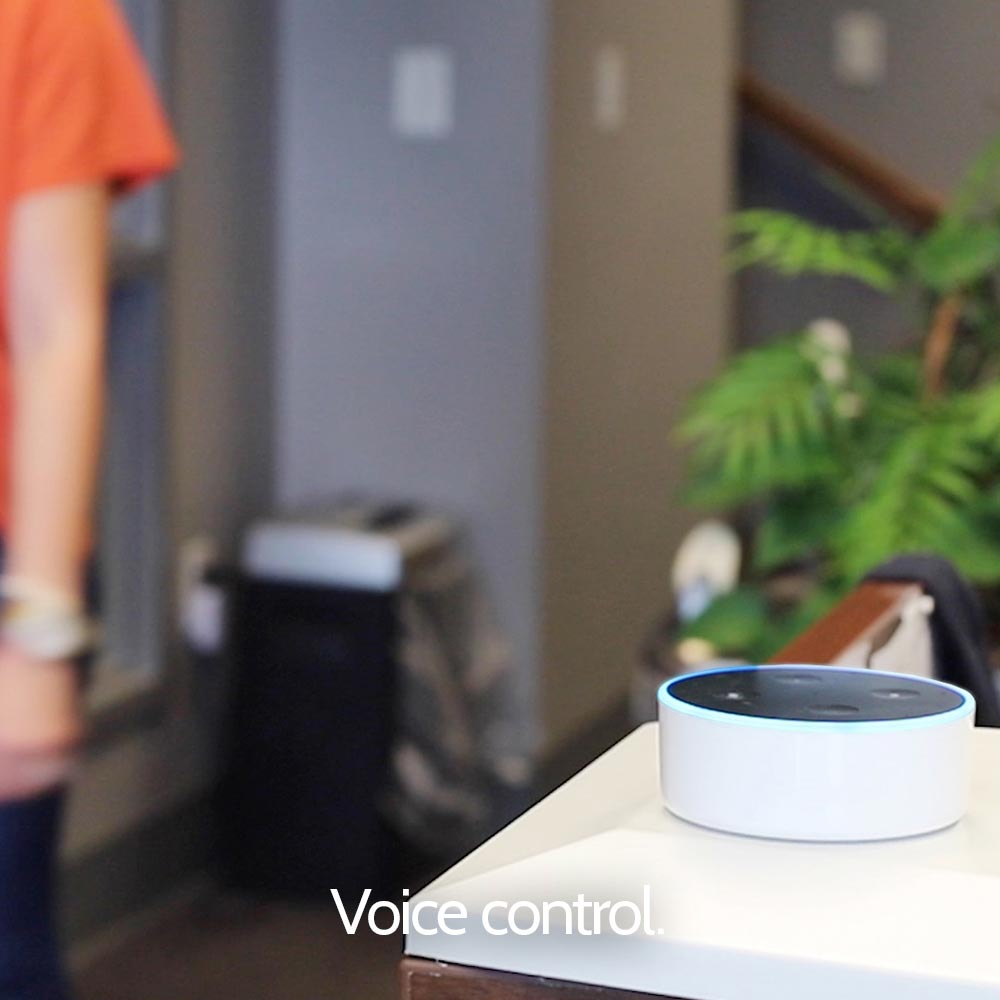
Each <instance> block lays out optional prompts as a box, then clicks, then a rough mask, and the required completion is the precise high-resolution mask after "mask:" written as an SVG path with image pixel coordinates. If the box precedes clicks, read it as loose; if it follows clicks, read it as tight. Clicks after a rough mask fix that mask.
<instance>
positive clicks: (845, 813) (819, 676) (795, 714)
mask: <svg viewBox="0 0 1000 1000" xmlns="http://www.w3.org/2000/svg"><path fill="white" fill-rule="evenodd" d="M658 700H659V719H660V785H661V788H662V792H663V800H664V802H665V804H666V807H667V808H668V809H669V810H670V811H671V812H672V813H674V814H675V815H676V816H679V817H681V818H682V819H685V820H688V821H690V822H692V823H698V824H700V825H702V826H707V827H712V828H714V829H717V830H726V831H729V832H732V833H742V834H748V835H751V836H758V837H774V838H779V839H782V840H827V841H846V840H852V841H853V840H883V839H888V838H891V837H907V836H911V835H913V834H918V833H928V832H930V831H932V830H940V829H941V828H943V827H946V826H949V825H951V824H952V823H955V822H957V821H958V820H959V819H960V818H961V817H962V814H963V813H964V812H965V808H966V801H967V798H968V787H969V768H970V763H969V758H970V742H971V734H972V725H973V713H974V711H975V702H974V700H973V698H972V696H971V695H970V694H968V693H967V692H966V691H963V690H962V689H961V688H957V687H953V686H952V685H950V684H943V683H941V682H940V681H931V680H926V679H924V678H921V677H911V676H909V675H906V674H889V673H883V672H881V671H876V670H857V669H849V668H845V667H814V666H766V667H726V668H723V669H720V670H706V671H702V672H700V673H694V674H684V675H681V676H680V677H675V678H674V679H672V680H670V681H668V682H667V683H666V684H663V685H662V686H661V687H660V689H659V691H658Z"/></svg>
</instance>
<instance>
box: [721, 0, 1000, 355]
mask: <svg viewBox="0 0 1000 1000" xmlns="http://www.w3.org/2000/svg"><path fill="white" fill-rule="evenodd" d="M857 6H858V4H856V3H853V2H851V0H810V2H809V3H802V2H801V0H746V3H745V5H744V17H743V24H744V37H743V41H744V59H745V61H746V62H748V63H749V64H750V65H751V66H752V67H753V68H754V69H756V70H757V71H758V72H759V73H760V75H761V76H762V77H763V78H764V79H766V80H767V81H768V82H770V83H772V84H774V85H775V86H776V87H779V88H780V89H781V90H783V91H784V92H785V93H787V94H788V95H789V96H790V97H793V98H795V99H796V100H798V101H800V102H801V103H802V104H804V105H805V106H806V107H807V108H809V109H811V110H812V111H814V112H817V113H818V114H820V115H822V116H823V117H824V118H826V119H827V120H828V121H830V122H831V123H832V124H834V125H836V126H838V127H840V128H841V129H843V130H844V131H846V132H847V134H849V135H851V136H853V137H855V138H856V139H858V140H859V141H861V142H862V143H863V144H864V145H865V146H867V147H868V148H869V149H871V150H873V151H874V152H876V153H878V154H880V155H881V156H884V157H885V158H887V159H888V160H889V161H890V162H891V163H893V164H895V165H896V166H897V167H899V168H900V169H901V170H903V171H904V172H906V173H908V174H910V175H911V176H912V177H914V178H915V179H916V180H918V181H921V182H922V183H923V184H925V185H927V186H929V187H931V188H933V189H937V190H939V191H941V192H942V193H946V192H947V191H948V190H950V189H951V187H952V186H953V185H954V183H955V182H956V180H957V179H958V177H959V176H960V174H961V170H962V166H963V164H964V163H965V162H966V161H967V160H968V158H969V157H970V156H971V155H973V154H974V153H975V152H976V150H978V149H979V148H980V146H981V145H982V144H983V143H984V142H985V141H986V140H987V139H988V138H989V137H990V135H991V134H992V133H993V132H994V131H996V130H997V129H998V128H1000V75H998V73H997V56H998V52H1000V48H998V44H997V43H998V39H1000V4H997V3H985V2H983V0H935V2H933V3H920V2H914V0H866V2H865V3H864V4H863V5H861V6H863V7H865V8H866V9H870V10H874V11H878V12H879V13H881V14H882V15H883V16H884V17H885V19H886V22H887V27H888V73H887V78H886V80H885V82H884V83H883V84H881V85H880V86H878V87H877V88H875V89H872V90H855V89H851V88H847V87H845V86H843V85H842V84H841V83H839V82H838V81H837V80H836V79H835V78H834V75H833V71H832V68H831V67H832V63H831V44H832V42H831V38H832V27H831V25H832V22H833V18H834V16H835V15H836V14H837V13H839V12H841V11H843V10H846V9H851V8H855V7H857ZM744 151H745V152H747V151H749V154H750V155H749V158H748V157H744V163H747V161H748V159H749V164H748V170H747V171H746V172H745V173H744V199H743V200H744V204H770V205H775V206H780V207H784V208H791V209H795V210H798V211H806V212H809V213H810V214H811V215H813V216H814V217H816V218H818V219H820V220H823V221H830V222H837V223H839V224H850V223H851V222H852V221H857V220H856V217H854V218H852V216H851V214H850V213H847V214H846V215H845V213H844V208H843V202H841V203H840V208H839V209H838V208H837V207H835V206H834V205H833V204H832V203H831V199H830V198H829V197H828V196H825V195H824V194H823V193H822V192H821V191H820V190H819V189H818V188H816V187H815V185H813V187H812V188H810V185H809V183H808V181H805V180H803V178H802V177H801V175H800V174H799V173H798V172H797V168H796V166H795V159H796V158H795V157H794V155H791V156H790V155H789V153H788V152H787V150H783V149H782V148H781V147H780V144H775V143H774V142H773V140H770V139H768V138H767V137H766V136H762V135H761V134H759V133H751V134H749V135H748V136H747V137H746V139H745V142H744ZM799 162H800V163H801V161H799ZM740 307H741V309H740V316H741V320H740V325H741V333H742V337H743V338H744V339H745V340H747V341H755V340H759V339H761V338H762V337H764V336H765V335H767V334H768V333H772V332H776V331H787V330H791V329H795V328H797V327H799V326H801V325H802V324H803V323H804V322H808V321H809V320H810V319H812V318H814V317H816V316H817V315H835V316H837V317H839V318H842V319H844V320H845V321H846V322H847V323H848V325H849V326H851V327H852V329H853V330H854V332H855V335H856V338H857V340H858V341H859V342H860V343H861V344H862V345H872V346H878V345H881V344H883V343H885V342H896V341H900V340H902V339H905V338H906V337H907V336H908V335H909V334H910V333H911V331H912V329H913V327H914V322H915V316H914V315H913V313H912V311H909V310H900V309H896V308H892V307H891V306H889V305H887V304H886V303H885V300H884V299H881V298H880V297H879V296H877V295H874V294H872V293H869V292H866V291H864V290H860V289H858V288H857V286H854V285H853V284H850V283H841V282H831V281H822V280H814V279H810V280H808V281H801V282H786V281H783V280H781V279H777V278H773V277H770V276H766V275H758V274H755V275H754V276H753V277H752V278H750V279H748V280H744V281H742V282H741V294H740Z"/></svg>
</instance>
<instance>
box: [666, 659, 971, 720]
mask: <svg viewBox="0 0 1000 1000" xmlns="http://www.w3.org/2000/svg"><path fill="white" fill-rule="evenodd" d="M772 669H782V670H820V671H832V670H840V671H847V672H849V673H855V674H866V675H868V676H869V677H884V678H886V679H887V680H889V681H896V682H898V681H899V679H900V678H901V677H913V676H914V675H912V674H891V673H888V672H887V671H885V670H869V669H868V668H867V667H831V666H829V665H822V664H817V663H775V664H772V665H770V666H745V667H713V668H712V669H711V670H698V671H695V672H693V673H690V674H679V675H678V676H677V677H671V678H670V680H668V681H664V683H663V684H661V685H660V686H659V688H658V689H657V691H656V700H657V701H658V702H659V703H660V704H661V705H665V706H666V707H667V708H669V709H671V710H672V711H675V712H682V713H683V714H685V715H693V716H695V717H696V718H700V719H708V720H709V721H712V722H723V723H726V724H729V725H740V726H751V727H754V728H758V729H781V730H784V731H786V732H788V731H792V732H795V731H797V732H813V733H814V732H817V731H819V732H824V733H829V732H831V731H832V732H842V733H859V732H866V733H870V732H892V731H894V730H896V731H898V730H901V729H923V728H926V727H929V726H938V725H946V724H948V723H950V722H954V721H956V720H957V719H960V718H965V717H966V716H969V715H972V714H973V713H974V712H975V710H976V702H975V699H973V697H972V695H971V694H969V692H968V691H964V690H962V688H960V687H956V686H955V685H954V684H948V683H946V682H945V681H938V680H931V679H929V678H927V677H915V678H914V679H915V680H918V681H920V682H921V683H923V684H934V685H936V686H937V687H942V688H947V689H948V690H949V691H951V692H953V693H954V694H957V695H958V696H959V697H960V698H961V699H962V704H961V705H957V706H956V707H955V708H950V709H948V711H947V712H938V713H936V714H934V715H918V716H915V717H913V718H912V719H865V720H862V721H858V722H851V721H842V720H838V719H771V718H768V717H766V716H762V715H741V714H739V713H737V712H725V711H720V710H718V709H714V708H704V707H702V706H701V705H691V704H689V703H688V702H686V701H681V699H680V698H675V697H674V696H673V695H672V694H671V693H670V690H669V689H670V686H671V685H672V684H677V683H679V682H680V681H688V680H691V678H693V677H707V676H708V675H709V674H736V673H747V672H749V671H753V670H772Z"/></svg>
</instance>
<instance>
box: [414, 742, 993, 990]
mask: <svg viewBox="0 0 1000 1000" xmlns="http://www.w3.org/2000/svg"><path fill="white" fill-rule="evenodd" d="M656 740H657V731H656V726H655V724H650V725H647V726H643V727H641V728H639V729H637V730H636V731H635V732H633V733H632V734H631V735H630V736H628V737H627V738H626V739H624V740H623V741H622V742H621V743H619V744H618V745H617V746H615V747H614V748H612V749H611V750H610V751H608V753H606V754H605V755H604V756H602V757H600V758H598V760H596V761H595V762H594V763H593V764H591V765H590V766H589V767H587V768H586V769H585V770H583V771H582V772H581V773H580V774H579V775H577V776H576V777H575V778H574V779H572V780H571V781H570V782H568V783H567V784H566V785H564V786H563V787H562V788H560V789H559V790H558V791H556V792H555V793H554V794H552V795H551V796H549V797H548V798H547V799H545V800H544V801H543V802H541V803H540V804H539V805H537V806H535V807H534V808H533V809H531V810H530V811H529V812H528V813H526V814H525V815H524V816H522V817H521V818H520V819H518V820H517V821H515V822H514V823H512V824H511V825H510V826H509V827H507V828H506V829H505V830H503V831H502V832H501V833H499V834H498V835H497V836H495V837H494V838H493V839H492V840H490V841H488V842H487V843H486V844H484V845H483V846H482V847H480V848H479V849H478V850H476V851H475V852H473V853H472V854H471V855H469V856H468V857H467V858H465V859H464V860H463V861H462V862H460V863H459V864H457V865H456V866H455V867H454V868H452V869H451V870H450V871H448V872H447V873H446V874H444V875H443V876H442V877H441V878H439V879H438V880H437V881H435V882H434V883H432V884H431V885H430V886H429V887H428V888H427V889H426V890H424V891H423V892H422V893H420V894H419V895H418V896H417V897H415V900H414V902H419V901H421V900H433V901H437V902H438V903H442V902H444V901H448V900H455V901H458V902H461V903H463V904H464V905H465V906H466V907H467V909H468V913H469V918H468V920H466V921H464V922H463V923H462V926H464V927H465V933H464V934H463V935H461V936H445V935H443V934H440V933H438V934H435V935H423V934H418V933H414V932H412V931H411V933H410V934H409V935H408V936H407V938H406V946H405V951H406V954H407V955H410V956H419V957H423V958H427V959H434V960H439V961H443V962H448V963H458V964H460V965H464V966H472V967H477V968H480V969H493V970H504V971H508V972H514V973H521V974H525V975H530V976H544V977H551V978H552V979H556V980H565V981H572V982H577V983H587V984H592V985H595V986H600V987H609V988H613V989H619V990H634V991H642V992H648V993H652V994H657V995H660V996H671V997H683V998H694V1000H784V998H789V1000H791V998H796V1000H799V998H801V1000H968V998H973V997H975V998H986V997H990V998H993V1000H996V998H998V997H1000V731H996V730H976V731H975V742H974V745H975V754H974V758H975V773H974V778H973V796H972V801H973V805H972V808H971V810H970V812H969V814H968V815H967V816H966V818H965V819H964V820H963V821H962V822H960V823H959V824H958V825H957V826H955V827H952V828H951V829H949V830H945V831H942V832H940V833H936V834H931V835H928V836H924V837H917V838H911V839H907V840H899V841H890V842H883V843H871V844H804V843H789V842H778V841H767V840H755V839H751V838H744V837H739V836H735V835H731V834H723V833H716V832H713V831H709V830H705V829H702V828H699V827H696V826H692V825H689V824H688V823H685V822H684V821H682V820H679V819H676V818H675V817H673V816H671V815H670V814H669V813H667V812H666V811H665V810H664V809H663V807H662V806H661V804H660V799H659V790H658V784H657V763H656ZM761 779H762V780H766V776H765V775H762V776H761ZM644 885H649V886H650V890H651V896H652V902H653V914H654V921H653V927H654V928H656V929H657V930H659V929H662V930H663V933H662V934H649V935H646V934H638V935H633V936H628V937H622V936H615V935H612V934H602V935H601V936H597V937H595V936H587V937H583V936H579V935H570V936H567V935H565V934H564V933H558V932H557V933H552V934H550V935H548V936H543V935H540V934H536V935H532V936H530V937H519V936H514V935H507V936H506V937H498V936H490V935H488V934H487V933H486V932H485V930H484V928H483V925H482V921H481V914H482V911H483V908H484V906H485V905H486V904H487V903H488V902H490V901H491V900H494V899H501V900H507V901H511V902H512V901H515V900H521V899H526V900H531V901H534V902H535V903H536V904H538V905H539V906H540V905H541V904H542V903H543V902H545V901H550V900H568V901H572V900H574V899H575V898H576V897H577V894H578V893H580V892H583V893H585V895H586V897H587V898H588V899H603V900H621V899H633V900H639V899H641V897H642V887H643V886H644ZM425 922H426V923H430V921H429V920H426V921H425ZM494 923H495V924H497V923H502V920H500V919H498V920H496V921H495V922H494ZM453 926H454V925H453Z"/></svg>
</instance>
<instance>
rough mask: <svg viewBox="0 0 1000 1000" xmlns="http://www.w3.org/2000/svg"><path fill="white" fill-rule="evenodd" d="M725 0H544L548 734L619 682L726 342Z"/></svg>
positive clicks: (680, 521) (677, 516) (646, 609)
mask: <svg viewBox="0 0 1000 1000" xmlns="http://www.w3.org/2000/svg"><path fill="white" fill-rule="evenodd" d="M734 22H735V13H734V9H733V7H732V5H731V4H730V3H729V2H728V0H699V2H698V3H686V2H681V0H628V2H627V3H623V2H622V0H556V2H555V3H554V5H553V22H552V34H551V38H552V47H553V48H552V65H551V70H550V72H551V78H550V83H551V98H550V99H551V102H552V103H551V126H552V133H551V137H550V142H551V146H550V168H549V174H550V176H549V183H550V198H551V202H550V213H551V214H550V246H549V250H550V258H549V299H548V359H547V366H548V367H547V393H546V409H547V413H546V421H547V426H546V457H545V473H544V476H545V515H544V526H545V539H546V548H545V568H544V591H543V593H544V606H543V615H544V632H543V662H544V676H543V681H542V694H543V712H544V722H545V732H546V741H547V744H548V745H549V746H552V745H554V744H558V743H560V742H562V741H563V740H565V739H566V738H567V736H568V735H569V734H571V733H572V732H573V731H574V729H575V728H576V727H578V726H580V725H582V724H585V723H586V722H587V721H588V720H589V719H590V718H591V717H593V716H594V715H596V714H598V713H599V712H600V711H601V710H602V709H604V708H606V707H607V706H608V705H609V704H611V703H612V702H613V701H614V700H615V699H616V698H617V697H619V696H620V695H621V694H622V692H623V691H624V690H625V689H626V687H627V684H628V677H629V671H630V669H631V667H632V665H633V662H634V659H635V650H636V647H637V645H638V643H639V641H640V637H641V635H642V631H643V629H644V627H645V626H646V625H647V624H648V621H649V619H650V617H651V616H652V615H653V614H654V613H655V612H656V611H657V610H658V609H660V608H662V607H663V606H664V604H665V602H666V599H667V587H668V576H669V565H670V560H671V557H672V555H673V551H674V548H675V546H676V544H677V541H678V539H679V537H680V535H681V533H682V531H683V530H684V528H685V527H686V526H687V525H688V524H690V523H691V521H692V515H691V514H690V513H689V512H685V511H682V510H680V509H679V508H678V506H677V503H676V500H675V492H676V488H677V485H678V482H679V474H680V461H679V456H678V454H677V451H676V449H675V448H674V447H673V446H672V444H671V440H670V438H671V427H672V425H673V423H674V421H675V418H676V416H677V413H678V408H679V405H680V403H681V401H682V400H683V398H684V397H685V396H687V395H688V394H689V392H690V391H691V389H692V388H693V386H694V385H695V384H697V383H698V382H700V381H701V380H703V379H704V378H705V377H706V376H707V375H709V374H710V373H711V372H712V371H713V370H714V369H715V367H716V366H717V364H718V362H719V360H720V358H721V356H722V354H723V351H724V349H725V345H726V342H727V330H728V306H727V282H726V278H725V274H724V269H723V262H722V252H723V235H724V233H723V215H724V213H725V211H726V209H727V207H728V203H729V195H730V188H731V155H730V146H731V108H730V79H731V74H732V68H733V48H734V35H735V23H734ZM605 44H614V45H619V46H621V47H622V49H623V51H624V53H625V59H626V77H627V98H626V105H627V114H626V118H625V121H624V124H623V125H622V127H621V129H620V130H619V131H617V132H603V131H600V130H598V129H597V128H596V127H595V125H594V115H593V73H594V69H593V67H594V59H595V54H596V52H597V51H598V49H599V48H600V47H601V46H602V45H605Z"/></svg>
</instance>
